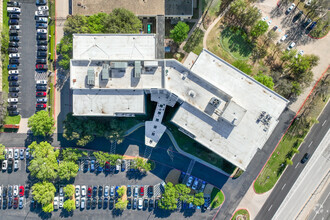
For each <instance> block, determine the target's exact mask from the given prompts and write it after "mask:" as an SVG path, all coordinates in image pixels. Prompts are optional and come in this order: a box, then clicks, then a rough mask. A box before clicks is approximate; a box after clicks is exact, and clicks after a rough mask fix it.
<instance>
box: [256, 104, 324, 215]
mask: <svg viewBox="0 0 330 220" xmlns="http://www.w3.org/2000/svg"><path fill="white" fill-rule="evenodd" d="M329 115H330V104H329V103H328V104H327V106H326V107H325V109H324V110H323V112H322V113H321V115H320V116H319V118H318V121H319V123H318V124H315V125H314V126H313V127H312V129H311V130H310V132H309V133H308V135H307V136H306V138H305V140H304V143H303V144H302V145H301V146H300V148H299V151H300V153H299V154H298V155H296V156H295V157H294V158H293V160H292V161H293V165H292V166H289V167H288V168H287V169H286V170H285V172H284V173H283V174H282V177H281V178H280V180H279V181H278V182H277V184H276V186H275V187H274V189H273V191H272V193H271V194H270V196H269V197H268V199H267V201H266V202H265V204H264V205H263V207H262V208H261V210H260V212H259V213H258V215H257V216H256V218H255V219H256V220H259V219H260V220H263V219H271V218H272V217H273V215H274V214H275V213H276V211H277V209H278V208H279V206H280V205H281V203H282V201H283V200H284V198H285V197H286V195H287V194H288V192H289V191H290V189H291V187H292V186H293V184H294V183H295V181H296V179H297V178H298V177H299V175H300V173H301V172H302V170H303V169H304V167H305V166H306V164H307V163H308V161H307V162H306V163H305V164H301V162H300V161H301V159H302V157H303V155H304V154H305V153H306V152H308V153H309V154H311V156H312V155H313V153H314V151H315V149H316V147H317V146H318V145H319V144H320V142H321V141H322V139H323V137H324V135H325V134H326V133H327V132H328V130H329V127H330V122H329V121H330V120H329Z"/></svg>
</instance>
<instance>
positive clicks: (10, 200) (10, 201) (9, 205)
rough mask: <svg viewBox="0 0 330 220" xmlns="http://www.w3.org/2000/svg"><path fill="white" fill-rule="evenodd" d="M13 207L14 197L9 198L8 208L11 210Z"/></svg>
mask: <svg viewBox="0 0 330 220" xmlns="http://www.w3.org/2000/svg"><path fill="white" fill-rule="evenodd" d="M11 207H13V197H9V198H8V208H9V209H10V208H11Z"/></svg>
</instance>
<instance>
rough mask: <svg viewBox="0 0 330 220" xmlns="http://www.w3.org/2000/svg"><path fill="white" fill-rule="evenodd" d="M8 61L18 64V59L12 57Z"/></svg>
mask: <svg viewBox="0 0 330 220" xmlns="http://www.w3.org/2000/svg"><path fill="white" fill-rule="evenodd" d="M9 63H10V64H16V65H19V59H13V58H12V59H10V60H9Z"/></svg>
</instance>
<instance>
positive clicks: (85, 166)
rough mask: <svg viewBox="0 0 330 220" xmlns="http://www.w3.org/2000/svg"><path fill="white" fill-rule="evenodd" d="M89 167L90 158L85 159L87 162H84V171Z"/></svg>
mask: <svg viewBox="0 0 330 220" xmlns="http://www.w3.org/2000/svg"><path fill="white" fill-rule="evenodd" d="M88 167H89V162H88V160H85V162H84V172H87V171H88Z"/></svg>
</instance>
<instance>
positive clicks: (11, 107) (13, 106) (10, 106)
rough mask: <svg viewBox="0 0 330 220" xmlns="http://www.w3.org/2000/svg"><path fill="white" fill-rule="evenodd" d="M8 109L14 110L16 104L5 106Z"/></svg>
mask: <svg viewBox="0 0 330 220" xmlns="http://www.w3.org/2000/svg"><path fill="white" fill-rule="evenodd" d="M7 109H8V110H16V109H17V105H9V106H7Z"/></svg>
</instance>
